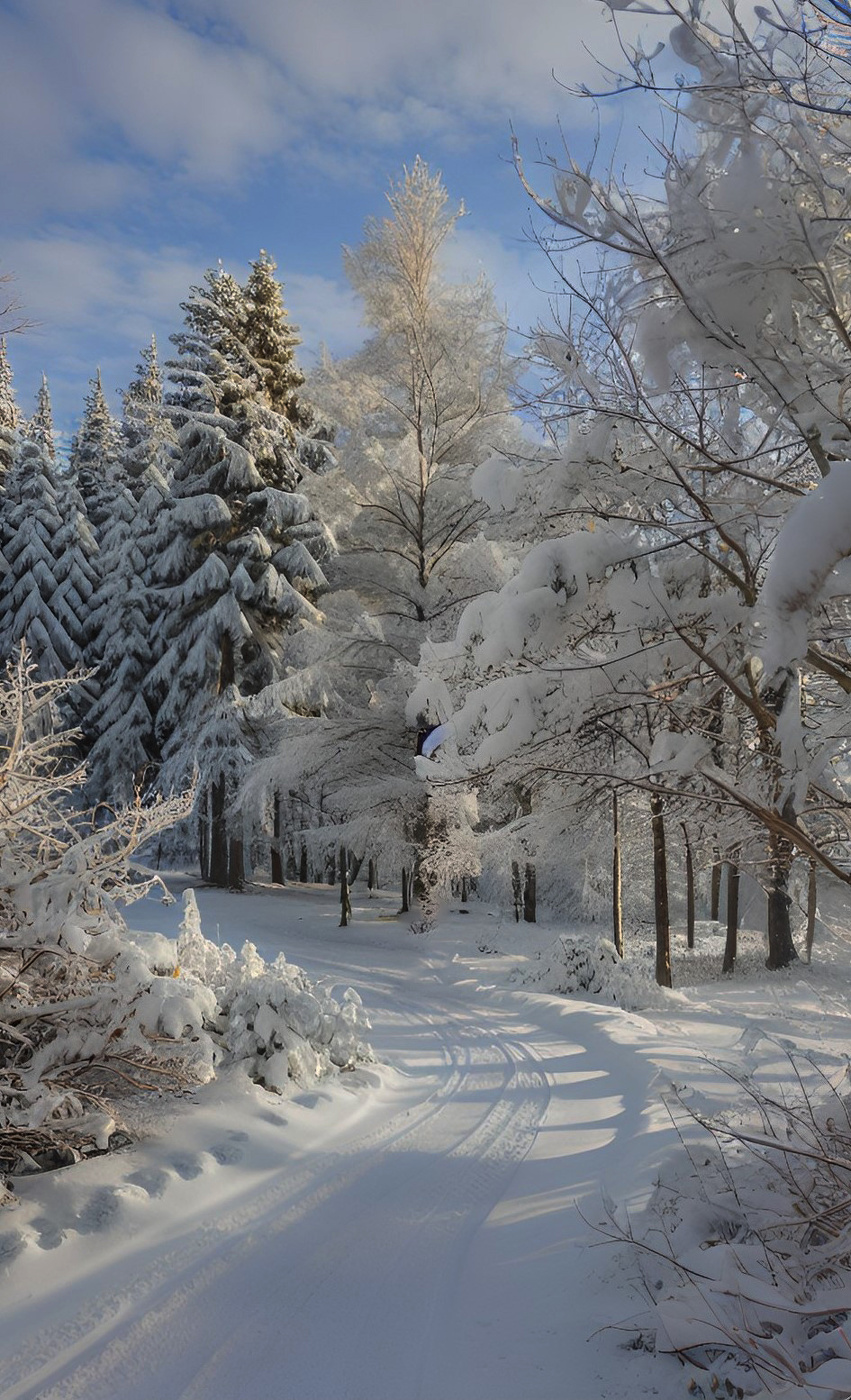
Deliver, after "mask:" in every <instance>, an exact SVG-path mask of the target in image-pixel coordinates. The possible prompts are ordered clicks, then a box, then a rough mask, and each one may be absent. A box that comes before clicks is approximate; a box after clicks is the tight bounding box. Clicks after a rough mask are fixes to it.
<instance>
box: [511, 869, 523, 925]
mask: <svg viewBox="0 0 851 1400" xmlns="http://www.w3.org/2000/svg"><path fill="white" fill-rule="evenodd" d="M511 894H512V897H513V899H514V922H515V923H516V924H519V923H520V915H521V914H522V913H523V883H522V881H521V879H520V866H519V865H518V863H517V861H516V860H513V861H512V862H511Z"/></svg>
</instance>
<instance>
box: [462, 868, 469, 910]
mask: <svg viewBox="0 0 851 1400" xmlns="http://www.w3.org/2000/svg"><path fill="white" fill-rule="evenodd" d="M469 895H470V891H469V886H468V884H467V876H466V875H462V876H461V903H462V904H466V903H467V900H468V899H469Z"/></svg>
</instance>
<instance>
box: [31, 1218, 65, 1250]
mask: <svg viewBox="0 0 851 1400" xmlns="http://www.w3.org/2000/svg"><path fill="white" fill-rule="evenodd" d="M32 1227H33V1229H34V1230H37V1231H38V1239H37V1241H36V1243H37V1244H38V1247H39V1249H57V1248H58V1246H59V1245H60V1244H61V1243H62V1241H63V1240H64V1238H65V1231H64V1230H62V1229H60V1227H59V1226H58V1225H57V1224H56V1221H55V1220H50V1219H49V1218H48V1217H47V1216H46V1215H39V1216H37V1217H36V1219H35V1220H33V1221H32Z"/></svg>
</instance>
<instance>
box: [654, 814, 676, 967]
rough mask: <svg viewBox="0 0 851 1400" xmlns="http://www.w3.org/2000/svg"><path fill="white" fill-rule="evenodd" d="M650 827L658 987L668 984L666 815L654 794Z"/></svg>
mask: <svg viewBox="0 0 851 1400" xmlns="http://www.w3.org/2000/svg"><path fill="white" fill-rule="evenodd" d="M650 827H651V831H652V835H653V903H654V909H655V915H656V981H657V982H658V984H659V986H660V987H670V986H672V985H673V983H672V980H671V916H670V909H669V905H668V862H667V858H666V855H665V818H664V815H663V812H662V799H661V797H659V796H657V794H656V793H654V794H653V796H652V797H651V799H650Z"/></svg>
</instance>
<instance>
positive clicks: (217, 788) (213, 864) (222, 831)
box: [208, 777, 228, 890]
mask: <svg viewBox="0 0 851 1400" xmlns="http://www.w3.org/2000/svg"><path fill="white" fill-rule="evenodd" d="M208 858H209V875H208V879H209V881H210V883H211V884H212V885H218V886H219V888H220V889H223V890H226V889H227V887H228V840H227V828H226V823H225V780H224V778H223V777H221V778H219V779H218V780H217V781H216V782H214V783H213V784H212V785H211V787H210V824H209V857H208Z"/></svg>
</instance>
